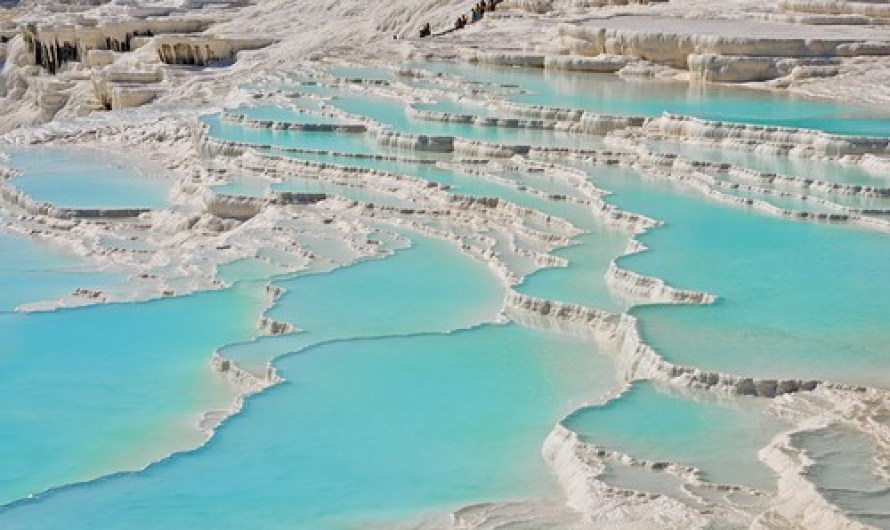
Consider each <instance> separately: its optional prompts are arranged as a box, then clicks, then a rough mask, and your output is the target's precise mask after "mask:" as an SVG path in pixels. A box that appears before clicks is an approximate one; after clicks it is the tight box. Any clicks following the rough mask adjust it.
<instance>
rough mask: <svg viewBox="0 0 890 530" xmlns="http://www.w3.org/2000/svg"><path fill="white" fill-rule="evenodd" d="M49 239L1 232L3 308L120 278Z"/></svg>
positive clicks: (0, 302) (0, 292)
mask: <svg viewBox="0 0 890 530" xmlns="http://www.w3.org/2000/svg"><path fill="white" fill-rule="evenodd" d="M89 265H90V264H89V262H87V261H86V260H82V259H78V258H76V257H75V256H72V255H70V254H68V253H66V252H64V251H63V250H62V249H61V248H56V247H54V246H52V245H50V244H47V243H41V242H39V241H36V240H32V239H30V238H26V237H24V236H14V235H12V234H9V233H6V232H0V312H5V311H12V310H14V309H15V308H17V307H19V306H20V305H22V304H26V303H35V302H43V301H46V300H53V299H55V298H58V297H60V296H64V295H69V294H71V293H72V291H74V290H75V289H77V288H78V287H81V288H84V287H85V288H99V287H102V286H104V285H108V284H111V283H114V282H116V281H119V280H120V279H121V278H119V277H118V276H117V275H115V274H113V273H101V272H95V271H93V270H91V267H90V266H89Z"/></svg>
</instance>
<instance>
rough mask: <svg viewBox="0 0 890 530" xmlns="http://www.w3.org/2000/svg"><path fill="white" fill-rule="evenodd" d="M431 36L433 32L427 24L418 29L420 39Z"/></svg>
mask: <svg viewBox="0 0 890 530" xmlns="http://www.w3.org/2000/svg"><path fill="white" fill-rule="evenodd" d="M432 34H433V30H432V28H430V23H429V22H427V23H426V24H424V25H423V27H422V28H420V38H421V39H422V38H424V37H429V36H430V35H432Z"/></svg>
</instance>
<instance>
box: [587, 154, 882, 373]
mask: <svg viewBox="0 0 890 530" xmlns="http://www.w3.org/2000/svg"><path fill="white" fill-rule="evenodd" d="M593 174H594V176H593V177H592V178H593V179H594V181H595V182H597V183H598V184H600V185H602V186H603V187H605V188H606V189H609V190H610V191H613V192H614V195H611V196H610V197H609V202H611V203H613V204H615V205H617V206H619V207H621V208H623V209H626V210H629V211H633V212H639V213H643V214H645V215H648V216H650V217H653V218H656V219H661V220H663V221H665V223H666V225H665V226H664V227H663V228H659V229H656V230H652V231H650V232H649V233H648V234H645V235H643V236H642V237H640V240H641V241H642V242H643V243H644V244H646V246H648V247H649V248H650V249H651V252H644V253H642V254H637V255H633V256H629V257H626V258H622V259H621V260H620V261H619V263H620V264H621V265H622V266H623V267H626V268H629V269H631V270H634V271H637V272H640V273H643V274H647V275H651V276H656V277H660V278H664V279H665V280H666V281H668V283H670V284H672V285H674V286H677V287H680V288H684V289H694V290H700V291H705V292H708V293H711V294H715V295H717V296H719V297H720V300H719V301H718V303H716V304H714V305H710V306H695V307H691V306H650V307H639V308H636V309H634V310H633V311H632V313H633V314H634V315H636V316H638V317H639V318H640V320H641V329H642V332H643V335H644V337H645V339H646V340H647V341H648V342H650V343H651V344H652V345H653V346H655V348H656V349H657V350H658V351H659V352H660V353H661V354H663V355H664V356H665V357H667V358H668V359H670V360H672V361H675V362H678V363H680V364H684V365H689V366H696V367H700V368H705V369H710V370H719V371H725V372H729V373H737V374H745V375H749V376H762V377H778V376H786V377H812V378H818V379H827V380H834V381H840V382H850V383H860V384H871V385H877V386H882V387H886V386H887V385H888V384H890V380H888V378H887V374H888V373H890V371H888V370H887V368H890V355H888V352H887V348H886V344H888V341H890V328H888V327H887V326H884V325H883V324H882V322H884V321H885V320H886V315H887V314H890V297H888V296H887V295H888V289H890V260H888V259H887V258H888V257H890V238H888V237H887V236H886V235H885V234H881V233H877V232H871V231H866V230H859V229H855V228H849V227H844V226H836V225H826V224H815V223H806V222H797V221H787V220H782V219H778V218H774V217H770V216H767V215H762V214H758V213H755V212H751V211H748V210H742V209H737V208H727V207H724V206H720V205H718V204H715V203H711V202H708V201H706V200H703V199H702V198H700V197H698V196H696V194H695V193H694V192H684V191H683V188H682V187H677V186H674V185H670V184H663V183H659V182H653V181H643V180H642V179H641V178H639V175H635V174H634V172H632V171H627V172H624V173H608V172H603V171H600V170H597V171H595V172H594V173H593Z"/></svg>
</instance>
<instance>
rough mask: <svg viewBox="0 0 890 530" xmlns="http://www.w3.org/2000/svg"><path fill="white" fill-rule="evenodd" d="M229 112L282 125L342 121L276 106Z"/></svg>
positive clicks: (342, 121)
mask: <svg viewBox="0 0 890 530" xmlns="http://www.w3.org/2000/svg"><path fill="white" fill-rule="evenodd" d="M229 112H231V113H233V114H238V115H242V116H247V117H248V118H252V119H254V120H261V121H263V120H266V121H276V122H283V123H303V124H306V123H319V124H341V123H346V122H345V121H344V120H340V119H337V118H335V117H332V116H328V115H325V114H319V113H309V112H299V111H298V110H294V109H289V108H283V107H279V106H276V105H257V106H255V107H241V108H237V109H232V110H230V111H229Z"/></svg>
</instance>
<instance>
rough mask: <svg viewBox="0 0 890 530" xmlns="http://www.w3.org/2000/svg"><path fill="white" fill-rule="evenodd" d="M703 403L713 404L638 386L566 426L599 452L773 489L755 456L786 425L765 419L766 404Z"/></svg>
mask: <svg viewBox="0 0 890 530" xmlns="http://www.w3.org/2000/svg"><path fill="white" fill-rule="evenodd" d="M701 398H704V399H708V398H710V399H712V401H705V400H699V399H696V396H694V395H692V396H680V395H673V394H671V393H670V392H666V391H663V390H660V389H659V388H658V387H655V386H653V385H651V384H649V383H637V384H635V385H634V386H633V387H631V388H630V389H628V390H627V391H626V392H625V393H624V394H622V395H621V397H619V398H617V399H615V400H613V401H610V402H609V403H607V404H606V405H603V406H600V407H594V408H585V409H581V410H579V411H578V412H576V413H575V414H573V415H572V416H570V417H569V418H567V419H566V421H565V422H564V423H565V426H566V427H568V428H569V429H571V430H573V431H575V432H577V433H578V434H580V435H581V437H582V438H583V439H586V440H589V441H591V442H593V443H594V444H596V445H597V446H600V447H605V448H607V449H611V450H617V451H620V452H622V453H625V454H630V455H633V456H635V457H638V458H645V459H648V460H655V461H672V462H678V463H680V464H685V465H687V466H689V465H691V466H695V467H696V468H698V469H699V470H700V471H701V472H702V473H703V477H704V478H705V479H707V480H710V481H712V482H716V483H719V484H741V485H745V486H751V487H756V488H764V489H772V488H773V487H774V484H775V476H773V474H772V472H771V471H770V470H769V468H767V467H766V466H765V465H764V464H763V463H761V462H760V461H758V460H757V451H758V450H759V449H760V448H761V447H763V446H765V445H766V444H767V443H768V442H769V441H770V439H772V437H773V436H775V435H776V434H778V433H779V432H781V431H782V430H783V427H785V426H784V425H783V424H782V423H779V422H778V421H776V420H774V419H772V418H770V417H769V416H767V415H766V414H765V411H764V408H765V405H766V403H765V402H758V401H756V400H753V399H752V400H750V401H746V400H737V401H730V400H727V401H717V400H716V399H715V398H713V397H712V396H708V395H707V394H704V395H703V396H701ZM656 411H657V412H656Z"/></svg>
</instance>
